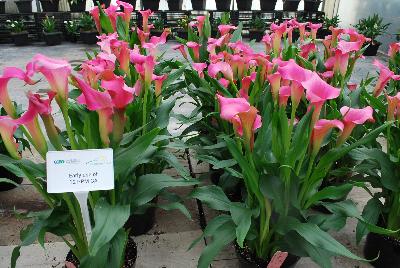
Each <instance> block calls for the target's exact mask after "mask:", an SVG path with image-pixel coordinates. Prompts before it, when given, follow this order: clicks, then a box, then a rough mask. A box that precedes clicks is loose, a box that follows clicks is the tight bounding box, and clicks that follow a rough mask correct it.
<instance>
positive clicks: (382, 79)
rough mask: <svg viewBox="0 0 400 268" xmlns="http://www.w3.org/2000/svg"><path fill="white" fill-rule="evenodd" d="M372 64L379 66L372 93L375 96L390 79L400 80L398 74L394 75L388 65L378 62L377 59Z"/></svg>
mask: <svg viewBox="0 0 400 268" xmlns="http://www.w3.org/2000/svg"><path fill="white" fill-rule="evenodd" d="M373 64H374V65H375V66H376V67H378V68H379V77H378V81H377V82H376V85H375V88H374V92H373V95H374V96H375V97H377V96H379V95H380V94H381V93H382V91H383V89H384V88H385V86H386V84H387V83H388V82H389V80H390V79H393V80H400V75H395V74H394V73H393V72H392V71H391V70H390V69H389V68H388V67H386V66H385V65H383V64H382V63H380V62H379V61H378V60H375V61H374V63H373Z"/></svg>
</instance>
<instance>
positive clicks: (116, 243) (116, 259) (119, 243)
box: [106, 228, 128, 267]
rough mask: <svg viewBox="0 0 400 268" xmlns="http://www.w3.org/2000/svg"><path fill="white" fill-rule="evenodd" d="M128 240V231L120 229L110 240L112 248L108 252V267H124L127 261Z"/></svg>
mask: <svg viewBox="0 0 400 268" xmlns="http://www.w3.org/2000/svg"><path fill="white" fill-rule="evenodd" d="M127 241H128V233H127V232H126V231H125V230H124V229H123V228H121V229H119V231H118V232H117V233H116V235H115V236H114V237H113V239H112V240H111V241H110V250H109V252H108V261H107V266H106V267H122V266H123V264H124V261H125V254H124V253H125V247H126V243H127Z"/></svg>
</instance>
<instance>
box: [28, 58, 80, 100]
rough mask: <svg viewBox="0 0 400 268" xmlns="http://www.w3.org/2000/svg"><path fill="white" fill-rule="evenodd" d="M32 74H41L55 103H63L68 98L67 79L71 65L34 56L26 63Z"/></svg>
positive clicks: (63, 61) (64, 61) (62, 61)
mask: <svg viewBox="0 0 400 268" xmlns="http://www.w3.org/2000/svg"><path fill="white" fill-rule="evenodd" d="M28 65H29V67H28V68H29V69H30V70H32V71H33V72H40V73H42V74H43V75H44V76H45V77H46V79H47V81H48V82H49V84H50V88H51V90H52V91H53V92H55V93H56V101H57V102H58V104H59V105H60V101H62V102H65V101H66V100H67V98H68V77H69V75H70V74H71V70H72V68H71V65H70V64H69V62H68V61H66V60H60V59H53V58H48V57H46V56H44V55H42V54H36V55H35V56H34V57H33V59H32V61H31V62H30V63H28Z"/></svg>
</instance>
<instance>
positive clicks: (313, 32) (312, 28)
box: [308, 23, 322, 40]
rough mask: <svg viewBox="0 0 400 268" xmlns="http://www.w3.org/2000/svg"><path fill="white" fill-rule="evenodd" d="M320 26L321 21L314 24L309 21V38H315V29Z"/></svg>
mask: <svg viewBox="0 0 400 268" xmlns="http://www.w3.org/2000/svg"><path fill="white" fill-rule="evenodd" d="M321 27H322V23H316V24H313V23H309V24H308V28H310V29H311V38H312V39H314V40H315V39H317V31H318V29H319V28H321Z"/></svg>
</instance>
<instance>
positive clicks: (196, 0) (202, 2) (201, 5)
mask: <svg viewBox="0 0 400 268" xmlns="http://www.w3.org/2000/svg"><path fill="white" fill-rule="evenodd" d="M191 1H192V8H193V10H205V9H206V0H191Z"/></svg>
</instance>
